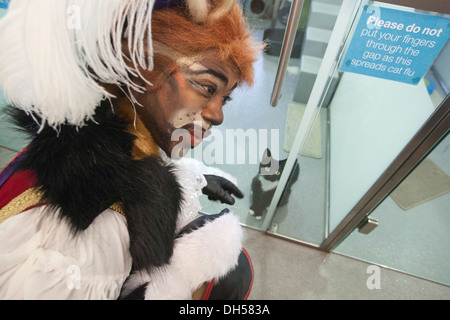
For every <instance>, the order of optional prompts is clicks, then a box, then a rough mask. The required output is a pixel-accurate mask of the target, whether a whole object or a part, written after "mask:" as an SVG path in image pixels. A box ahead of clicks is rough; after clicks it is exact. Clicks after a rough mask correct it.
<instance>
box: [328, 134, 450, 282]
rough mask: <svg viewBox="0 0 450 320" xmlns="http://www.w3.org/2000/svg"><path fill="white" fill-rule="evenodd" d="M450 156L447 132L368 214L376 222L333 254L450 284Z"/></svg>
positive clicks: (350, 237) (356, 232)
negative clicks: (432, 149)
mask: <svg viewBox="0 0 450 320" xmlns="http://www.w3.org/2000/svg"><path fill="white" fill-rule="evenodd" d="M448 159H450V137H449V136H447V138H445V139H444V140H443V141H442V142H441V143H440V144H439V145H438V146H437V147H436V148H435V149H434V151H433V152H432V153H431V154H430V155H429V156H428V157H427V158H426V159H425V160H424V161H422V163H421V164H420V165H418V166H417V167H416V169H415V170H414V171H413V172H412V173H411V174H410V175H409V176H408V177H407V178H406V179H405V180H404V181H403V182H402V183H401V184H400V185H399V186H398V187H397V188H396V189H395V190H394V191H393V192H392V193H391V194H390V196H389V197H387V198H386V199H385V200H384V201H383V202H382V203H381V204H380V205H379V206H378V207H377V208H376V209H375V211H374V212H373V213H372V214H371V215H370V217H371V218H374V219H377V220H378V221H379V226H378V227H377V228H376V229H374V230H373V231H372V232H371V233H370V234H369V235H364V234H361V233H359V232H358V231H357V230H355V231H354V232H353V233H352V234H351V235H350V236H349V237H348V238H347V239H345V240H344V241H343V242H342V243H341V244H340V245H339V246H338V247H337V248H336V249H335V252H338V253H341V254H344V255H348V256H352V257H355V258H358V259H362V260H365V261H368V262H370V263H374V264H380V265H384V266H386V267H389V268H393V269H396V270H400V271H403V272H406V273H409V274H413V275H416V276H419V277H423V278H426V279H429V280H433V281H437V282H440V283H443V284H446V285H450V274H449V272H448V271H449V270H450V250H448V243H449V242H450V236H449V234H450V215H449V214H448V213H449V210H448V208H449V207H450V178H449V175H450V162H449V161H448Z"/></svg>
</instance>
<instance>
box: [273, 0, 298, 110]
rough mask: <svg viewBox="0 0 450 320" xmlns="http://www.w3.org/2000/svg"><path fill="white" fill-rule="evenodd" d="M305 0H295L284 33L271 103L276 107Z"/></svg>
mask: <svg viewBox="0 0 450 320" xmlns="http://www.w3.org/2000/svg"><path fill="white" fill-rule="evenodd" d="M302 4H303V0H293V2H292V7H291V12H290V13H289V20H288V23H287V26H286V33H285V35H284V41H283V47H282V49H281V56H280V62H279V63H278V70H277V75H276V78H275V84H274V87H273V91H272V98H271V100H270V103H271V105H272V107H276V106H277V104H278V101H279V100H280V98H281V89H282V88H283V82H284V77H285V75H286V70H287V66H288V62H289V59H290V57H291V53H292V48H293V46H294V40H295V35H296V33H297V28H298V23H299V21H300V16H301V12H302Z"/></svg>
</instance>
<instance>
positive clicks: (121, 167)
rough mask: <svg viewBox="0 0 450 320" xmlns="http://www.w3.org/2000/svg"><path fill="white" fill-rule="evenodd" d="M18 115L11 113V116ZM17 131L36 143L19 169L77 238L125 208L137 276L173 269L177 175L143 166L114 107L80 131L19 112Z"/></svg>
mask: <svg viewBox="0 0 450 320" xmlns="http://www.w3.org/2000/svg"><path fill="white" fill-rule="evenodd" d="M9 113H11V110H10V111H9ZM13 115H14V118H15V119H16V122H17V124H19V125H20V126H21V127H22V128H24V129H25V130H26V131H28V132H29V133H30V134H31V135H32V137H33V139H32V142H31V143H30V144H29V145H28V147H27V148H26V150H25V151H24V152H23V157H21V158H20V159H19V161H17V163H15V167H14V170H15V171H16V172H23V171H27V170H29V171H32V172H33V173H34V175H35V177H36V188H37V189H39V190H40V191H41V192H42V201H43V202H46V203H47V204H48V205H49V207H50V208H51V207H53V208H54V209H55V210H58V212H59V214H60V216H61V218H63V219H67V220H68V222H69V224H70V226H71V229H72V231H73V232H74V233H78V232H81V231H83V230H85V229H86V228H88V227H89V226H90V225H91V223H92V222H93V221H94V220H95V219H96V218H97V216H98V215H100V214H101V213H102V212H103V211H105V210H106V209H108V208H109V207H111V206H112V205H114V204H117V203H119V204H120V205H121V206H122V208H123V213H124V215H125V217H126V219H127V225H128V229H129V234H130V252H131V255H132V257H133V263H134V268H135V269H138V270H139V269H141V268H151V267H157V266H162V265H164V264H166V263H167V262H168V261H169V259H170V257H171V255H172V250H173V243H174V239H173V235H174V233H175V228H176V220H177V215H178V210H179V207H180V202H181V191H180V186H179V184H178V182H177V180H176V177H175V175H174V173H173V172H172V170H173V168H172V167H171V166H168V165H164V164H163V163H162V162H161V161H160V159H158V158H155V157H148V158H145V159H143V160H135V159H133V157H132V154H131V150H132V146H133V141H134V136H132V135H131V134H129V133H128V132H127V126H128V123H127V122H126V121H124V120H122V119H120V118H118V117H117V116H116V115H115V114H114V113H113V112H112V111H111V106H110V105H109V103H108V102H107V101H104V102H103V103H102V105H101V106H100V107H99V108H97V111H96V114H95V116H94V119H93V120H92V121H87V122H86V125H85V126H83V127H80V128H77V127H75V126H72V125H61V126H60V127H59V128H58V130H55V129H54V128H51V127H49V126H45V127H41V126H40V125H38V124H37V123H39V120H38V121H35V120H36V118H37V117H38V116H37V115H27V114H26V113H25V112H23V111H20V110H18V109H14V111H13Z"/></svg>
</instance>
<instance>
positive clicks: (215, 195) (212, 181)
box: [202, 174, 244, 205]
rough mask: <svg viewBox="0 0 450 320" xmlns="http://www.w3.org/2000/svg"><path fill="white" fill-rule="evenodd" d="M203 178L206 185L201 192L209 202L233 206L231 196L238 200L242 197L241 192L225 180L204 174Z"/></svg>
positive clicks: (233, 201)
mask: <svg viewBox="0 0 450 320" xmlns="http://www.w3.org/2000/svg"><path fill="white" fill-rule="evenodd" d="M205 178H206V181H207V182H208V184H207V185H206V187H204V188H203V189H202V192H203V194H205V195H207V196H208V199H209V200H220V202H222V203H226V204H229V205H233V204H234V203H235V200H234V198H233V197H232V195H234V196H236V197H238V198H239V199H242V198H243V197H244V195H243V194H242V192H241V190H239V189H238V187H236V186H235V185H234V183H232V182H231V181H229V180H227V179H225V178H222V177H219V176H215V175H206V174H205Z"/></svg>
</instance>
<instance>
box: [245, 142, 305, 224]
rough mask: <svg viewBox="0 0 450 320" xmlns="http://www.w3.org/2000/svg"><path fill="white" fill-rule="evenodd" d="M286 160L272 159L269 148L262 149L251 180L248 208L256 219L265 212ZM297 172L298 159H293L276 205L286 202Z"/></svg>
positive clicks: (259, 218)
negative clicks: (287, 179)
mask: <svg viewBox="0 0 450 320" xmlns="http://www.w3.org/2000/svg"><path fill="white" fill-rule="evenodd" d="M286 162H287V159H285V160H276V159H274V158H273V157H272V154H271V152H270V150H269V149H266V151H264V155H263V158H262V160H261V162H260V164H259V171H258V173H257V175H256V176H255V177H254V178H253V181H252V189H251V202H252V203H251V205H250V210H249V211H248V213H249V214H250V215H252V216H255V219H256V220H261V219H262V217H263V215H264V214H265V213H266V212H267V210H268V208H269V206H270V202H271V201H272V198H273V195H274V194H275V190H276V188H277V186H278V183H279V182H280V178H281V175H282V173H283V170H284V167H285V166H286ZM299 173H300V166H299V164H298V161H297V160H295V164H294V169H293V171H292V174H291V177H290V178H289V181H288V183H287V186H286V189H285V190H284V192H283V195H282V196H281V199H280V202H279V203H278V206H284V205H286V204H287V203H288V201H289V195H290V193H291V187H292V184H293V183H294V182H295V181H297V179H298V176H299Z"/></svg>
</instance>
